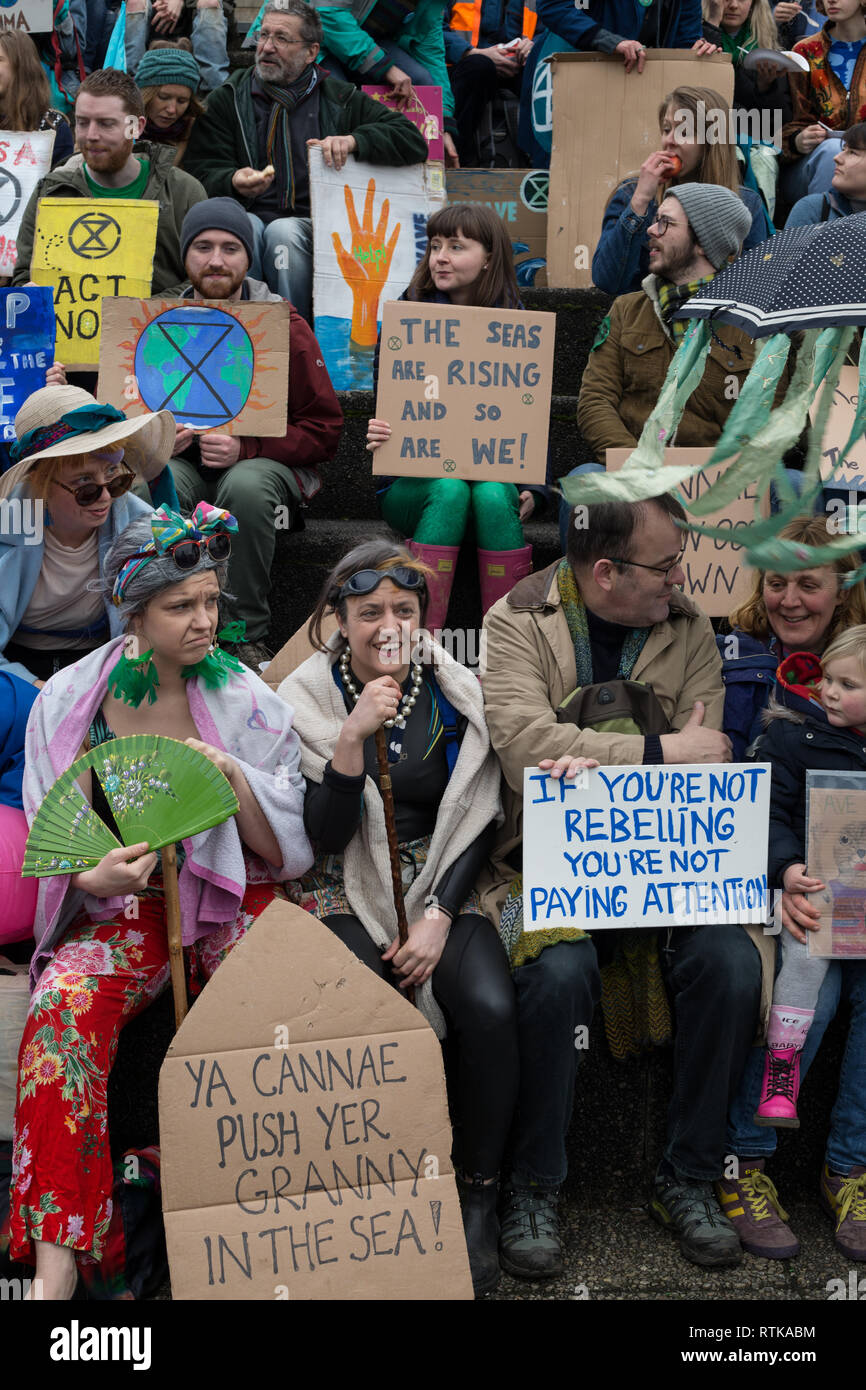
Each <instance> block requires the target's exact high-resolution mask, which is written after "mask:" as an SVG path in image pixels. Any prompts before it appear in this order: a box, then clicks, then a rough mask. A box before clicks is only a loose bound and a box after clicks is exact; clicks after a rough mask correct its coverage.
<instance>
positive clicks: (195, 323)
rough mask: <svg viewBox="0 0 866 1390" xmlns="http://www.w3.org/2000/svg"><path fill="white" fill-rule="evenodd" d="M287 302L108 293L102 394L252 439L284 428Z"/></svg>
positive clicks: (131, 408)
mask: <svg viewBox="0 0 866 1390" xmlns="http://www.w3.org/2000/svg"><path fill="white" fill-rule="evenodd" d="M290 317H291V305H290V304H289V303H288V302H287V301H283V303H281V304H276V303H274V304H269V303H264V304H262V303H258V302H254V303H250V302H246V303H245V302H244V301H242V300H238V301H237V302H234V301H230V300H225V299H202V300H178V299H129V298H126V297H121V298H119V299H106V300H105V302H104V304H103V306H102V338H101V346H100V353H99V397H100V400H105V401H108V403H109V404H110V405H114V406H116V407H117V408H118V409H119V410H123V411H125V413H126V414H127V415H131V416H132V415H141V414H143V413H144V412H145V411H148V410H169V411H171V413H172V415H174V417H175V419H176V420H177V421H178V423H179V424H181V425H188V426H190V427H191V428H192V429H194V430H200V431H206V430H219V431H220V432H221V433H222V434H238V435H243V434H249V435H255V436H256V437H257V438H268V437H271V436H276V437H278V438H282V437H283V436H284V435H285V433H286V420H287V418H288V397H289V319H290Z"/></svg>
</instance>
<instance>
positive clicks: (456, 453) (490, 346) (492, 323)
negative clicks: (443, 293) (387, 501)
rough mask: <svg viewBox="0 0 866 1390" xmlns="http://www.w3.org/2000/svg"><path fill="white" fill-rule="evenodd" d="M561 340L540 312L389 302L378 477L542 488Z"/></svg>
mask: <svg viewBox="0 0 866 1390" xmlns="http://www.w3.org/2000/svg"><path fill="white" fill-rule="evenodd" d="M555 332H556V315H555V314H549V313H537V312H535V311H534V310H519V309H518V310H514V309H477V308H472V309H469V308H465V307H464V306H462V305H456V304H426V303H414V302H411V303H410V302H408V301H403V300H400V301H393V300H392V301H391V302H389V303H388V304H385V305H384V306H383V313H382V336H381V340H380V349H379V389H378V392H377V395H376V417H377V419H380V420H388V421H389V422H390V424H391V427H392V434H391V438H390V439H389V440H388V442H387V444H383V445H382V446H381V448H379V449H377V450H376V452H375V453H374V455H373V473H374V475H375V474H380V475H381V474H384V475H391V476H398V477H410V478H441V477H448V476H450V477H452V478H466V479H468V480H469V481H470V482H505V483H516V484H517V485H518V486H519V487H525V486H526V485H527V484H528V483H543V482H544V480H545V477H546V473H547V433H548V427H549V424H550V393H551V387H552V384H553V341H554V335H555Z"/></svg>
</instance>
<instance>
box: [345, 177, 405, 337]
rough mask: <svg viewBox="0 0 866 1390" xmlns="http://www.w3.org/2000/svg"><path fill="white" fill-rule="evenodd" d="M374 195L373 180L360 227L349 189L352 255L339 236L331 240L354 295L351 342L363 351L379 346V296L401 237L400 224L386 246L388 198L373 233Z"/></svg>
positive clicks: (347, 191) (347, 201)
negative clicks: (365, 348) (377, 343)
mask: <svg viewBox="0 0 866 1390" xmlns="http://www.w3.org/2000/svg"><path fill="white" fill-rule="evenodd" d="M375 192H376V180H375V179H371V180H370V182H369V183H368V184H367V197H366V199H365V201H364V219H363V222H362V223H361V224H360V225H359V224H358V215H357V213H356V212H355V199H354V197H353V196H352V190H351V188H349V187H348V186H347V187H346V190H345V194H346V214H347V216H348V218H349V230H350V232H351V236H352V242H351V245H352V251H351V254H349V252H348V251H346V250H344V248H343V244H342V242H341V241H340V238H339V236H338V235H337V233H336V232H333V233H332V238H331V239H332V241H333V243H334V250H335V251H336V253H337V260H338V262H339V265H340V269H341V271H342V272H343V278H344V280H345V281H346V283H347V284H348V285H349V288H350V289H351V291H352V331H351V334H350V336H351V340H352V342H353V343H358V344H359V345H360V346H361V347H375V346H376V337H377V319H376V310H377V308H378V306H379V296H380V295H381V293H382V289H383V287H384V285H385V281H386V280H387V279H388V271H389V269H390V266H391V257H392V256H393V254H394V247H395V246H396V245H397V239H398V237H399V235H400V223H399V222H398V223H397V225H396V227H395V228H394V230H393V232H392V233H391V237H390V240H389V241H388V242H387V243H386V241H385V231H386V229H387V226H388V214H389V213H390V211H391V204H390V203H389V201H388V199H387V198H385V200H384V201H383V203H382V210H381V212H380V214H379V221H378V224H377V225H376V227H375V229H374V227H373V196H374V194H375Z"/></svg>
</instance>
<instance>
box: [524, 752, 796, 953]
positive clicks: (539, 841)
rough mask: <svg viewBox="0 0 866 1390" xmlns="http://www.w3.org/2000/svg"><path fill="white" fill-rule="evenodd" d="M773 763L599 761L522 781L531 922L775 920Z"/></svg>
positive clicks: (532, 771) (594, 926)
mask: <svg viewBox="0 0 866 1390" xmlns="http://www.w3.org/2000/svg"><path fill="white" fill-rule="evenodd" d="M769 811H770V768H769V766H768V765H765V764H763V763H722V764H718V765H716V764H707V765H706V766H702V767H695V766H692V765H687V764H684V765H676V764H670V765H665V766H639V767H634V766H628V767H599V768H592V769H591V770H589V771H583V772H581V773H579V774H578V775H577V777H575V778H574V779H573V780H572V781H570V782H565V781H563V780H555V779H554V778H552V777H551V776H550V775H549V774H548V773H545V772H539V770H538V768H537V767H530V768H527V769H526V770H525V772H524V780H523V926H524V930H525V931H539V930H541V929H549V928H552V927H563V926H565V927H584V928H586V930H588V931H597V930H599V929H600V928H604V927H619V928H632V927H669V926H705V925H714V926H718V925H721V924H723V923H739V924H741V925H745V924H747V923H761V922H764V921H766V920H767V915H768V898H767V826H768V819H769Z"/></svg>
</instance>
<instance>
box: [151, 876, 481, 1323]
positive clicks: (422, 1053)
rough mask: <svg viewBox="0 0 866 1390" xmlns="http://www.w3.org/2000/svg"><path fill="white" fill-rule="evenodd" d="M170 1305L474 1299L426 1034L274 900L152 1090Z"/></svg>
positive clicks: (335, 946)
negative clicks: (157, 1120) (155, 1099)
mask: <svg viewBox="0 0 866 1390" xmlns="http://www.w3.org/2000/svg"><path fill="white" fill-rule="evenodd" d="M159 1114H160V1144H161V1151H162V1199H163V1212H164V1216H165V1231H166V1241H167V1245H168V1258H169V1266H170V1269H171V1283H172V1295H173V1297H174V1298H176V1299H191V1298H208V1299H248V1300H249V1299H269V1300H274V1299H278V1300H279V1299H290V1300H296V1299H304V1300H308V1299H353V1300H354V1299H373V1300H377V1301H379V1300H387V1299H397V1298H400V1299H407V1298H409V1299H446V1298H447V1299H452V1298H471V1297H472V1281H471V1278H470V1274H469V1261H468V1258H467V1254H466V1244H465V1240H464V1236H463V1224H462V1219H461V1215H460V1206H459V1202H458V1198H457V1190H456V1186H455V1182H454V1175H453V1170H452V1167H451V1160H450V1153H451V1127H450V1124H449V1122H448V1109H447V1104H446V1099H445V1079H444V1073H443V1067H442V1052H441V1048H440V1045H439V1042H438V1039H437V1038H436V1036H435V1034H434V1033H433V1030H432V1029H431V1028H430V1027H429V1025H428V1024H427V1022H426V1021H425V1019H424V1018H423V1017H422V1015H421V1014H420V1013H419V1012H418V1010H417V1009H414V1008H413V1007H412V1005H411V1004H409V1002H408V1001H407V1000H406V999H404V998H403V997H402V995H401V994H400V993H399V992H398V991H397V990H395V989H393V988H392V987H391V986H390V985H387V984H386V983H385V982H384V981H383V980H381V979H379V977H378V976H377V975H375V974H374V973H373V972H372V971H371V970H369V969H368V968H367V966H365V965H363V964H362V962H361V961H360V960H359V959H358V957H357V956H355V955H353V954H352V952H351V951H350V950H348V948H347V947H346V946H344V945H343V944H342V942H340V941H339V940H338V939H337V937H336V936H335V935H334V934H333V933H332V932H330V931H328V929H327V927H325V926H324V925H323V924H322V923H321V922H318V921H317V920H316V919H315V918H314V917H310V916H309V915H308V914H307V913H305V912H302V911H301V909H300V908H298V907H295V906H293V905H292V904H290V903H286V902H282V901H279V900H277V901H275V902H273V903H271V905H270V906H269V907H268V908H267V909H266V910H265V911H264V912H263V913H262V915H261V916H260V917H259V918H257V920H256V921H255V922H254V924H253V925H252V926H251V927H250V929H249V931H248V932H247V934H246V936H245V937H244V938H243V940H242V941H241V942H240V943H239V944H238V945H237V946H236V947H235V948H234V950H233V951H232V952H231V953H230V954H229V956H228V957H227V958H226V960H225V961H224V962H223V964H222V965H221V966H220V968H219V969H218V970H217V972H216V974H215V975H214V976H213V978H212V979H211V980H210V982H209V983H208V985H207V987H206V988H205V990H204V992H203V993H202V995H201V996H200V998H199V999H198V1000H197V1002H196V1004H195V1006H194V1007H193V1008H192V1009H191V1010H190V1012H189V1014H188V1015H187V1017H186V1018H185V1019H184V1021H183V1023H182V1024H181V1027H180V1029H179V1030H178V1033H177V1035H176V1037H175V1039H174V1042H173V1043H172V1045H171V1048H170V1049H169V1052H168V1055H167V1057H166V1059H165V1061H164V1063H163V1066H162V1070H161V1072H160V1079H159Z"/></svg>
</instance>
